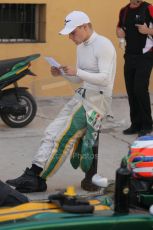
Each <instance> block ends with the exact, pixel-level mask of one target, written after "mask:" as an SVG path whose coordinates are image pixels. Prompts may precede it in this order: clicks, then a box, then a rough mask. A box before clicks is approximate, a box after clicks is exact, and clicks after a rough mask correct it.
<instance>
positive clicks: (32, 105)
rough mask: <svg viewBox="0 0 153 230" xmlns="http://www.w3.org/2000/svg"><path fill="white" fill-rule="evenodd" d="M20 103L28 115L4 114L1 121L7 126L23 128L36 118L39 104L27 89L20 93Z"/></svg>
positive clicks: (21, 90)
mask: <svg viewBox="0 0 153 230" xmlns="http://www.w3.org/2000/svg"><path fill="white" fill-rule="evenodd" d="M18 97H19V99H18V100H19V103H20V104H21V105H25V107H26V113H25V114H23V115H17V116H15V115H12V114H8V113H2V114H1V119H2V120H3V121H4V123H5V124H7V125H8V126H10V127H12V128H22V127H24V126H26V125H28V124H29V123H30V122H31V121H32V120H33V119H34V117H35V115H36V112H37V104H36V102H35V100H34V98H33V96H32V95H31V94H30V93H29V92H28V91H26V90H25V89H20V91H18Z"/></svg>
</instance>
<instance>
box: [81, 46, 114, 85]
mask: <svg viewBox="0 0 153 230" xmlns="http://www.w3.org/2000/svg"><path fill="white" fill-rule="evenodd" d="M115 56H116V51H115V49H114V47H113V45H112V44H111V43H106V44H105V45H103V46H102V47H101V48H100V47H97V50H96V57H97V64H98V69H99V72H98V73H90V72H87V71H85V70H82V69H79V68H78V69H77V76H78V77H79V78H80V79H82V80H83V81H86V82H88V83H91V84H94V85H100V86H107V85H108V84H109V83H110V81H111V79H112V69H113V67H114V60H115Z"/></svg>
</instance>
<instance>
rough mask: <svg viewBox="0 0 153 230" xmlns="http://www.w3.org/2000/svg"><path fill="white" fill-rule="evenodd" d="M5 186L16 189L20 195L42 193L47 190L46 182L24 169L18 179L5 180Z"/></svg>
mask: <svg viewBox="0 0 153 230" xmlns="http://www.w3.org/2000/svg"><path fill="white" fill-rule="evenodd" d="M6 183H7V184H9V185H11V186H13V187H16V190H18V191H19V192H22V193H31V192H43V191H46V190H47V184H46V180H44V179H43V178H41V177H40V176H37V175H36V174H35V173H34V172H33V171H32V170H30V169H29V168H26V170H25V172H24V173H23V174H22V175H21V176H20V177H18V178H16V179H13V180H7V181H6Z"/></svg>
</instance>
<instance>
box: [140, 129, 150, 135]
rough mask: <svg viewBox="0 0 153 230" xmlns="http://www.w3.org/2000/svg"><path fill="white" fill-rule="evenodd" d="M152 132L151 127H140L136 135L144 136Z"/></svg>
mask: <svg viewBox="0 0 153 230" xmlns="http://www.w3.org/2000/svg"><path fill="white" fill-rule="evenodd" d="M151 132H152V129H142V130H140V132H139V133H138V137H142V136H146V135H148V134H150V133H151Z"/></svg>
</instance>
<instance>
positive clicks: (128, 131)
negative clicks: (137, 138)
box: [123, 126, 140, 135]
mask: <svg viewBox="0 0 153 230" xmlns="http://www.w3.org/2000/svg"><path fill="white" fill-rule="evenodd" d="M138 132H140V129H136V128H133V127H132V126H130V127H129V128H128V129H125V130H123V134H124V135H132V134H136V133H138Z"/></svg>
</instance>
